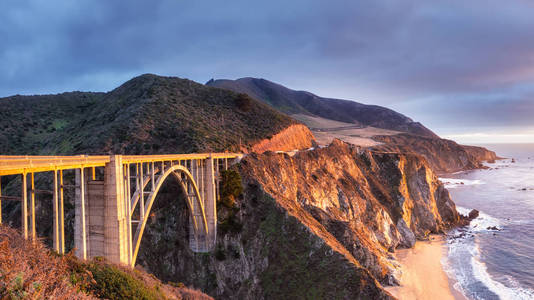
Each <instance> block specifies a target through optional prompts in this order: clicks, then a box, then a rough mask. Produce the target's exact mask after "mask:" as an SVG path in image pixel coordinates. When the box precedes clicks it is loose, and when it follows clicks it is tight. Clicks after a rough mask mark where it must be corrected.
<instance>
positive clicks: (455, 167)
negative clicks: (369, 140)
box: [373, 134, 499, 173]
mask: <svg viewBox="0 0 534 300" xmlns="http://www.w3.org/2000/svg"><path fill="white" fill-rule="evenodd" d="M373 139H375V140H377V141H380V142H383V143H384V144H382V145H379V146H374V147H373V148H374V149H377V150H380V151H391V152H404V153H417V154H420V155H422V156H424V157H425V158H426V159H427V161H428V162H429V164H430V166H431V167H432V168H433V169H434V171H435V172H437V173H452V172H458V171H463V170H471V169H477V168H481V167H483V165H482V162H483V161H488V162H493V161H495V160H496V159H498V158H499V157H498V156H497V155H496V154H495V152H493V151H490V150H487V149H486V148H483V147H475V146H464V145H459V144H457V143H456V142H454V141H451V140H446V139H432V138H425V137H421V136H413V135H410V134H397V135H387V136H385V135H384V136H375V137H373Z"/></svg>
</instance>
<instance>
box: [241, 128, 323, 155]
mask: <svg viewBox="0 0 534 300" xmlns="http://www.w3.org/2000/svg"><path fill="white" fill-rule="evenodd" d="M314 146H315V138H314V137H313V134H312V133H311V131H310V130H309V129H308V127H306V126H304V125H302V124H296V125H291V126H289V127H288V128H286V129H284V130H282V131H280V132H279V133H277V134H275V135H274V136H273V137H271V138H270V139H264V140H262V141H260V142H258V143H256V144H254V145H252V147H251V151H252V152H258V153H263V152H265V151H292V150H302V149H308V148H311V147H314Z"/></svg>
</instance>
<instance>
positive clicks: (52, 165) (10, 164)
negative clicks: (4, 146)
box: [0, 153, 241, 176]
mask: <svg viewBox="0 0 534 300" xmlns="http://www.w3.org/2000/svg"><path fill="white" fill-rule="evenodd" d="M239 156H241V154H239V153H193V154H162V155H122V162H123V163H124V164H132V163H144V162H162V161H180V160H192V159H206V158H209V157H212V158H216V159H221V158H236V157H239ZM109 162H110V156H107V155H106V156H104V155H94V156H88V155H76V156H28V155H20V156H13V155H12V156H8V155H0V176H5V175H16V174H25V173H36V172H48V171H54V170H65V169H78V168H91V167H104V166H105V165H106V163H109Z"/></svg>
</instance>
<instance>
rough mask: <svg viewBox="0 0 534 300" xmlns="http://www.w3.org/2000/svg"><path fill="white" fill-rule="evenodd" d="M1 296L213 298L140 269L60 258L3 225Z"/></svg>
mask: <svg viewBox="0 0 534 300" xmlns="http://www.w3.org/2000/svg"><path fill="white" fill-rule="evenodd" d="M0 298H1V299H43V298H46V299H48V298H55V299H94V298H104V299H212V298H211V297H209V296H207V295H205V294H203V293H201V292H199V291H195V290H191V289H187V288H185V287H184V286H183V285H179V284H178V285H176V286H171V285H166V284H163V283H161V282H160V281H159V280H157V279H156V278H155V277H154V276H152V275H150V274H147V273H145V272H143V271H140V270H130V269H127V268H124V267H121V266H116V265H112V264H108V263H105V262H104V261H103V260H102V259H95V260H92V261H80V260H78V259H77V258H75V257H74V256H72V254H67V255H65V256H59V255H57V254H55V253H53V252H51V251H50V250H48V249H46V248H45V247H44V245H43V244H42V243H41V242H40V241H38V242H36V243H35V244H33V243H32V242H31V241H29V240H24V239H23V238H22V236H21V235H20V233H18V232H17V231H16V230H15V229H12V228H9V227H7V226H5V225H0Z"/></svg>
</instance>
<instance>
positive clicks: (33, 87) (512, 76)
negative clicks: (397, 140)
mask: <svg viewBox="0 0 534 300" xmlns="http://www.w3.org/2000/svg"><path fill="white" fill-rule="evenodd" d="M533 13H534V6H533V5H532V4H531V3H530V2H529V1H526V0H518V1H512V2H509V3H506V5H502V1H497V0H473V1H460V0H452V1H441V2H436V1H424V0H410V1H404V2H398V1H393V0H375V1H328V2H324V1H319V0H316V1H304V0H295V1H261V2H260V1H245V0H236V1H231V2H228V1H226V2H221V1H175V0H159V1H139V0H132V1H103V0H101V1H95V0H80V1H76V2H72V3H71V2H64V1H58V0H50V1H41V0H32V1H16V0H6V1H2V3H1V4H0V19H1V20H2V26H0V39H1V41H2V43H0V96H7V95H11V94H17V93H19V94H34V93H51V92H61V91H65V90H98V91H106V90H110V89H112V88H114V87H116V86H117V85H119V84H120V83H122V82H123V81H125V80H127V79H129V78H131V77H133V76H135V75H137V74H141V73H146V72H150V73H159V74H164V75H175V76H180V77H187V78H190V79H193V80H196V81H200V82H204V81H206V80H208V79H210V78H212V77H213V78H238V77H244V76H255V77H264V78H267V79H270V80H273V81H277V82H279V83H282V84H285V85H288V86H289V87H292V88H296V89H301V90H310V91H312V92H315V93H317V94H320V95H323V96H329V97H340V98H348V99H355V100H359V101H362V102H366V103H374V104H381V105H387V106H392V107H393V108H397V109H399V110H401V112H404V113H406V114H408V115H409V116H410V117H412V118H414V119H417V120H421V121H424V122H425V123H426V122H428V123H429V125H430V126H431V127H432V128H433V129H436V130H437V131H438V132H444V133H446V132H447V130H449V129H450V130H453V127H454V126H451V125H450V123H451V120H453V123H454V122H455V123H458V124H462V126H471V127H477V126H478V127H484V126H486V125H487V124H489V123H491V122H490V121H491V120H490V118H489V117H488V116H491V117H493V121H492V122H494V124H501V125H502V126H508V125H510V124H513V125H514V126H525V124H527V123H528V124H530V123H529V122H532V121H530V116H529V114H530V113H531V112H532V111H533V110H532V104H531V103H532V98H531V96H532V95H533V93H531V92H530V91H531V90H533V89H534V84H533V83H532V82H533V80H534V39H532V38H531V34H532V32H534V18H532V15H533ZM482 112H483V113H482ZM498 113H500V117H498V118H497V115H498ZM466 119H467V120H468V121H466ZM447 128H449V129H447ZM455 128H456V129H458V128H460V127H459V126H458V127H455ZM454 130H455V129H454Z"/></svg>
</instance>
